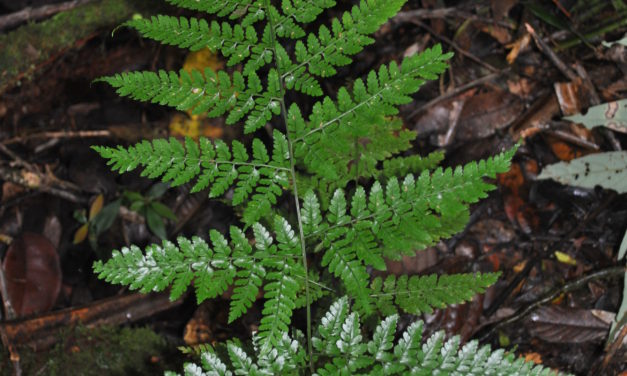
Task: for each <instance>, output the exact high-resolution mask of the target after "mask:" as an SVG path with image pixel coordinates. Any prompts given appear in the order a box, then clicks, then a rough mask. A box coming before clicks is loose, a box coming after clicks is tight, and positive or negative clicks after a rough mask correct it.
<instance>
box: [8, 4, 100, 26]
mask: <svg viewBox="0 0 627 376" xmlns="http://www.w3.org/2000/svg"><path fill="white" fill-rule="evenodd" d="M93 1H94V0H74V1H68V2H65V3H61V4H51V5H44V6H41V7H38V8H32V7H26V8H24V9H22V10H20V11H18V12H14V13H10V14H7V15H4V16H0V30H5V29H9V28H12V27H15V26H18V25H19V24H22V23H24V22H27V21H37V20H41V19H43V18H47V17H50V16H53V15H55V14H57V13H59V12H64V11H67V10H70V9H73V8H76V7H77V6H79V5H83V4H87V3H90V2H93Z"/></svg>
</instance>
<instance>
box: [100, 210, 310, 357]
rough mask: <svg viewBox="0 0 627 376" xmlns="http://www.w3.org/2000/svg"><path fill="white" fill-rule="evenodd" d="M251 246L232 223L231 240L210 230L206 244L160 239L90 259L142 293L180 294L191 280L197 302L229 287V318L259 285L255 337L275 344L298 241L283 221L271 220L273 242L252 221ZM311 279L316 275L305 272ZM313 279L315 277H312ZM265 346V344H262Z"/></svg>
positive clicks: (289, 297) (300, 275)
mask: <svg viewBox="0 0 627 376" xmlns="http://www.w3.org/2000/svg"><path fill="white" fill-rule="evenodd" d="M253 230H254V234H255V249H254V250H253V248H252V247H251V246H250V244H249V242H248V239H247V238H246V236H245V235H244V233H243V232H242V230H240V229H238V228H237V227H231V229H230V234H231V245H229V243H228V241H227V240H226V238H225V237H224V236H222V234H220V233H219V232H217V231H215V230H212V231H211V232H210V239H211V246H210V245H209V244H208V243H207V242H206V241H204V240H203V239H201V238H199V237H193V238H192V239H191V240H190V239H186V238H183V237H180V238H178V240H177V243H178V245H176V244H174V243H172V242H169V241H164V242H163V244H162V245H156V244H153V245H150V246H148V247H147V248H146V250H145V252H142V251H141V249H139V247H136V246H131V247H130V248H123V249H122V250H121V251H113V253H112V256H111V259H109V260H108V261H107V262H105V263H103V262H101V261H98V262H96V263H94V271H95V273H97V274H98V276H99V278H101V279H104V280H106V281H108V282H110V283H114V284H122V285H128V286H129V288H130V289H132V290H136V289H139V290H140V291H142V292H150V291H163V290H165V289H166V288H167V287H168V286H171V291H170V298H171V299H173V300H174V299H177V298H179V297H180V296H181V295H182V294H183V293H184V292H185V291H186V290H187V288H188V287H189V285H190V284H191V283H192V281H193V282H194V287H195V290H196V297H197V300H198V303H200V302H202V301H204V300H206V299H211V298H215V297H218V296H220V295H221V294H222V293H224V292H225V291H227V289H228V288H229V286H234V289H233V296H232V299H231V307H230V311H229V322H232V321H233V320H235V319H237V318H238V317H240V316H241V315H242V314H243V313H245V312H246V310H247V309H248V308H250V306H251V305H252V303H253V302H254V301H255V300H256V299H257V295H258V294H259V291H260V289H261V288H262V287H263V290H264V292H265V294H264V297H265V299H266V303H265V306H264V318H263V319H262V321H261V326H260V337H261V338H268V340H269V341H270V342H269V343H271V344H276V343H277V342H276V341H278V339H280V338H281V332H282V331H287V325H288V324H289V322H290V318H291V314H292V311H293V310H294V308H295V301H296V297H297V294H298V292H299V291H300V290H301V289H302V286H303V285H304V283H305V274H304V272H303V269H302V264H300V260H299V255H300V245H299V244H298V242H297V241H296V240H297V239H296V238H295V236H294V232H293V230H292V229H291V227H290V225H289V224H288V223H287V221H286V220H285V219H283V218H281V217H277V218H276V220H275V232H276V234H277V235H276V240H277V241H276V244H274V239H273V238H272V236H271V234H270V232H269V231H268V230H266V229H265V228H264V227H263V226H262V225H261V224H259V223H256V224H254V225H253ZM309 277H310V278H316V276H315V275H310V276H309ZM312 282H315V280H313V279H312ZM266 346H268V345H266Z"/></svg>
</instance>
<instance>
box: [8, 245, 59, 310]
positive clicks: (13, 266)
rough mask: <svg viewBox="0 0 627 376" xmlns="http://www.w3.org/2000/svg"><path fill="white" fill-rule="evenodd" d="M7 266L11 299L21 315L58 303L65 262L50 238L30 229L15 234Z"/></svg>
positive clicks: (49, 307)
mask: <svg viewBox="0 0 627 376" xmlns="http://www.w3.org/2000/svg"><path fill="white" fill-rule="evenodd" d="M3 267H4V271H5V275H6V279H7V291H8V295H9V299H10V300H11V303H12V304H13V308H14V309H15V312H16V313H17V314H18V315H20V316H24V315H29V314H33V313H38V312H45V311H48V310H50V309H51V308H52V307H53V306H54V303H55V302H56V300H57V297H58V295H59V292H60V291H61V265H60V263H59V255H58V253H57V250H56V249H55V248H54V246H53V245H52V243H50V241H49V240H48V239H47V238H45V237H44V236H42V235H39V234H35V233H29V232H26V233H24V234H22V235H21V236H20V237H17V238H15V239H14V240H13V242H12V243H11V246H10V247H9V249H8V250H7V254H6V256H5V258H4V262H3Z"/></svg>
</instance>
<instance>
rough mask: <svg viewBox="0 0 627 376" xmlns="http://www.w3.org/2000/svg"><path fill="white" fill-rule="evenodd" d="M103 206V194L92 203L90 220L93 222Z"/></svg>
mask: <svg viewBox="0 0 627 376" xmlns="http://www.w3.org/2000/svg"><path fill="white" fill-rule="evenodd" d="M102 205H104V196H103V195H102V194H100V195H98V196H97V197H96V199H95V200H94V202H92V203H91V206H90V207H89V220H92V219H93V218H94V217H95V216H96V215H97V214H98V213H100V210H102Z"/></svg>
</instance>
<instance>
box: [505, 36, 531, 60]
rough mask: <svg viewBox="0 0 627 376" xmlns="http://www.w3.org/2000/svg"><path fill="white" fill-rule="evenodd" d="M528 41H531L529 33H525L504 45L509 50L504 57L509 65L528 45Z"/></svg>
mask: <svg viewBox="0 0 627 376" xmlns="http://www.w3.org/2000/svg"><path fill="white" fill-rule="evenodd" d="M530 42H531V35H530V34H525V35H523V36H522V37H520V38H518V39H517V40H515V41H514V42H512V43H510V44H508V45H507V46H505V47H506V48H508V49H510V50H511V51H509V53H508V54H507V58H506V59H507V62H508V63H509V64H510V65H511V64H514V61H516V59H517V58H518V55H520V53H521V52H522V51H524V50H525V49H526V48H527V47H529V43H530Z"/></svg>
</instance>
